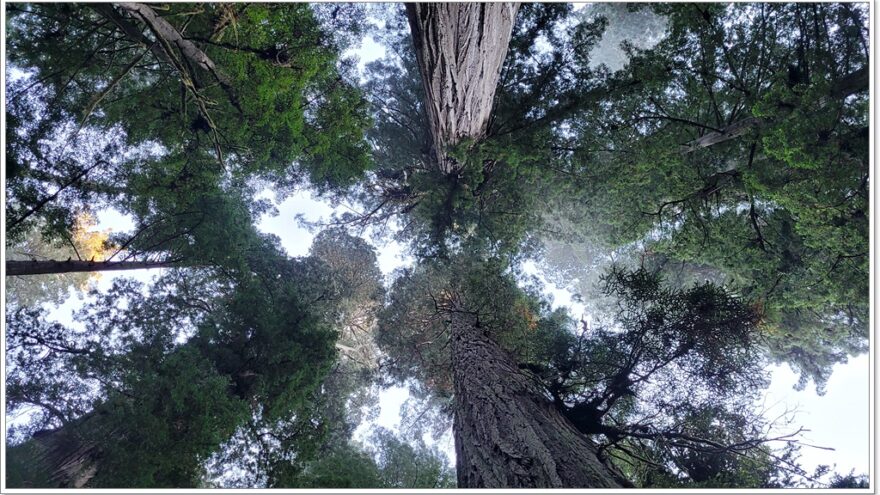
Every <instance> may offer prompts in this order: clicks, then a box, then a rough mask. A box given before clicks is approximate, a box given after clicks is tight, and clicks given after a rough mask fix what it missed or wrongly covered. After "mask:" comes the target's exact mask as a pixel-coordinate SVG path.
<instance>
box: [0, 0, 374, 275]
mask: <svg viewBox="0 0 880 495" xmlns="http://www.w3.org/2000/svg"><path fill="white" fill-rule="evenodd" d="M351 8H355V9H356V8H357V7H351ZM347 9H348V7H347V8H346V9H344V10H347ZM158 12H161V13H162V14H161V15H160V14H159V13H158ZM9 13H10V24H9V25H10V46H9V48H10V54H11V56H10V63H11V66H12V67H13V68H15V69H17V70H18V71H19V74H20V76H19V77H18V78H17V79H15V80H14V81H13V82H12V83H11V86H10V87H9V88H8V89H9V92H8V94H9V95H10V105H9V107H8V109H7V116H8V117H9V121H10V128H9V130H8V132H7V137H8V138H9V146H8V148H7V156H8V158H9V162H10V164H11V165H10V168H9V169H8V170H9V172H10V174H9V183H8V199H9V200H8V202H7V217H8V218H9V219H10V221H9V223H8V225H7V234H8V236H9V237H10V238H11V239H15V238H17V237H18V236H20V235H21V233H22V232H24V231H25V230H26V229H27V228H28V226H29V225H31V224H33V223H34V222H36V221H38V219H43V221H45V227H44V229H43V230H44V232H45V234H46V235H47V237H48V238H49V239H50V240H51V239H56V238H57V239H61V238H63V236H64V235H65V233H66V232H69V230H70V228H71V225H72V213H71V212H73V211H90V210H91V209H93V208H95V207H96V206H97V205H105V206H110V207H113V208H116V209H117V210H119V211H121V212H122V213H128V214H131V215H132V216H133V217H134V220H135V223H136V225H137V227H136V230H135V232H134V233H133V234H132V236H131V238H129V239H125V240H121V242H120V243H119V244H120V245H124V246H125V247H126V251H125V256H126V257H127V258H133V259H125V260H123V261H146V262H149V263H148V264H155V265H158V266H165V264H167V263H175V262H177V261H179V260H177V258H176V257H174V256H171V257H167V258H161V259H158V260H157V259H155V258H156V257H155V251H156V250H158V251H160V252H163V253H167V252H168V250H169V249H168V248H167V246H166V245H164V243H165V242H166V241H170V240H174V239H177V238H178V237H180V236H182V235H184V234H185V231H186V230H187V228H191V224H192V223H193V222H195V221H197V218H198V217H197V214H198V212H196V217H195V219H194V218H193V212H192V211H190V210H188V209H187V202H188V201H191V200H192V198H194V197H198V196H200V195H203V194H210V191H213V190H217V189H218V188H222V186H221V184H224V183H226V184H228V183H229V182H230V181H231V182H232V183H233V184H234V185H235V186H236V187H243V186H249V187H251V188H253V187H256V186H257V182H256V181H269V182H271V183H276V184H277V185H278V186H279V187H280V188H282V189H283V188H289V187H291V185H292V184H296V183H303V182H305V181H306V180H309V181H311V182H312V183H314V184H316V185H317V186H318V187H320V188H325V189H326V188H332V187H341V186H344V185H346V184H348V183H350V182H351V181H352V179H353V178H354V177H356V176H358V175H359V174H360V173H361V172H362V171H363V170H364V169H365V168H367V167H368V166H369V161H368V156H367V153H366V152H367V147H366V146H367V145H366V142H365V140H364V139H363V129H364V127H365V126H366V125H367V124H368V119H367V116H366V114H365V106H364V105H363V104H362V103H361V102H362V99H361V96H360V93H359V92H358V91H357V90H356V89H355V88H354V87H353V86H352V85H351V84H350V83H349V82H347V80H346V78H347V77H348V71H350V70H351V67H350V64H347V65H346V64H340V66H339V68H338V69H337V64H336V61H337V60H338V55H337V53H338V51H339V49H340V48H341V47H340V46H338V45H337V42H339V41H345V38H344V37H338V39H337V38H334V37H332V36H330V35H328V34H327V33H326V32H325V31H324V27H323V26H322V25H321V24H320V23H319V22H318V20H317V19H316V18H315V17H314V15H313V14H312V11H311V10H310V8H309V6H307V5H287V6H276V7H272V8H268V7H266V6H259V5H241V6H224V5H204V6H198V7H195V6H192V5H184V4H179V5H173V6H169V7H167V10H158V11H157V10H154V9H153V8H152V7H151V6H148V5H145V4H119V5H95V6H73V5H64V6H61V5H56V6H50V5H41V4H34V5H31V4H21V5H18V6H10V7H9ZM323 18H324V20H325V22H327V24H328V25H329V26H333V25H336V26H337V27H342V26H347V25H350V24H352V20H351V17H350V16H349V18H348V20H347V21H346V15H336V14H332V15H326V14H323ZM349 27H350V26H349ZM233 31H234V35H232V34H231V33H232V32H233ZM153 40H154V41H153ZM93 87H97V88H100V89H99V90H97V91H91V90H90V88H93ZM133 107H136V108H138V109H139V111H138V112H137V114H132V112H130V109H131V108H133ZM181 198H182V199H181ZM180 223H183V226H182V227H181V226H180V225H179V224H180ZM175 226H176V227H177V229H176V230H174V227H175ZM157 230H162V231H163V232H165V233H166V234H167V233H168V232H169V231H173V232H176V234H172V238H171V239H163V238H162V237H159V238H156V237H155V236H154V233H155V231H157ZM182 231H183V232H182ZM145 237H149V239H146V240H145ZM135 238H137V239H136V241H135V240H134V239H135ZM137 244H140V246H139V247H140V248H141V249H140V251H137V252H136V251H135V250H134V248H135V247H136V245H137ZM151 250H152V251H151ZM59 261H60V260H59ZM111 261H112V260H111ZM70 265H75V264H68V265H63V264H62V265H58V266H57V268H56V269H66V270H74V269H84V268H88V269H95V268H97V267H96V266H87V267H76V266H70ZM100 266H102V267H106V268H109V267H115V268H119V267H120V266H124V265H111V264H107V265H100ZM39 268H40V270H42V271H43V272H45V271H46V270H47V269H46V268H45V267H39Z"/></svg>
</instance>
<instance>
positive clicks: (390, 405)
mask: <svg viewBox="0 0 880 495" xmlns="http://www.w3.org/2000/svg"><path fill="white" fill-rule="evenodd" d="M584 5H587V4H577V6H576V8H577V9H579V8H581V7H583V6H584ZM350 54H354V55H357V56H358V57H359V58H360V63H359V67H360V69H361V70H363V67H364V65H365V64H366V63H368V62H370V61H373V60H376V59H379V58H381V57H382V56H383V55H384V49H383V47H382V46H381V45H380V44H378V43H376V42H375V41H374V40H373V39H372V38H370V37H367V38H366V39H365V42H364V43H362V45H361V47H360V48H359V49H357V50H352V51H350ZM268 196H271V195H270V194H269V195H266V197H268ZM276 207H277V209H278V215H277V216H268V215H264V216H263V218H261V220H260V221H259V223H258V228H259V229H260V230H262V231H264V232H270V233H273V234H275V235H277V236H279V237H280V238H281V243H282V246H283V247H284V249H285V250H286V251H287V253H288V254H289V255H291V256H304V255H306V254H307V253H308V250H309V248H310V246H311V243H312V240H313V238H314V234H313V233H311V232H309V231H308V230H307V229H305V228H303V227H301V226H299V225H298V223H297V221H296V220H295V216H296V215H297V214H302V215H303V216H304V217H305V218H306V220H309V221H317V220H320V219H324V220H327V219H329V216H330V214H331V213H332V212H333V208H332V207H331V206H330V205H329V204H328V203H326V202H324V201H320V200H317V199H316V198H314V197H313V196H312V195H311V194H310V193H309V192H308V191H299V192H297V193H295V194H293V195H292V196H290V197H288V198H287V199H285V200H284V201H282V202H281V203H280V204H276ZM98 221H99V225H98V228H100V229H105V228H111V229H112V230H113V231H116V232H119V231H126V230H130V229H131V228H132V227H133V226H132V225H131V221H130V219H128V218H126V217H124V216H123V215H120V214H119V213H117V212H114V211H112V210H104V211H102V212H100V213H99V215H98ZM367 240H368V241H370V242H371V243H372V241H371V240H370V239H367ZM378 248H379V249H378V250H377V251H378V259H379V266H380V269H381V270H382V272H383V273H384V274H385V276H386V278H387V277H388V276H389V274H390V273H391V272H392V271H393V270H394V269H395V268H397V267H399V266H401V265H402V264H404V263H411V262H412V259H411V258H410V257H408V256H406V255H404V254H403V249H402V248H403V247H402V246H401V245H399V244H397V243H394V242H390V243H388V244H387V245H384V246H379V247H378ZM524 268H525V271H526V273H530V274H535V275H538V276H539V278H543V277H541V275H540V273H538V269H537V267H536V266H535V265H534V263H528V264H526V266H525V267H524ZM158 273H159V271H158V270H138V271H128V272H124V273H120V272H111V273H109V274H105V275H104V276H103V277H102V278H101V279H100V281H99V284H100V287H102V288H103V289H105V290H106V289H107V288H109V286H110V283H111V281H112V279H113V278H114V277H117V276H134V277H135V278H138V279H139V280H142V281H149V280H151V279H152V278H153V277H154V276H156V274H158ZM544 282H545V284H546V285H545V287H546V291H545V293H546V294H547V295H550V296H552V298H553V301H554V304H553V306H554V307H559V306H566V307H569V308H570V310H571V311H572V314H573V316H575V317H579V316H580V314H579V313H581V312H583V305H580V304H579V303H577V302H574V301H573V300H572V295H571V293H570V292H568V291H567V290H564V289H561V288H558V287H554V286H552V285H551V284H547V282H546V279H545V280H544ZM82 305H83V301H82V300H81V299H79V297H77V296H72V297H71V298H69V299H68V300H67V301H66V302H65V303H64V304H63V305H62V306H59V307H58V308H57V309H56V310H54V311H53V312H52V314H51V315H50V317H53V318H54V319H57V320H60V321H64V322H65V323H67V322H71V321H72V317H71V311H73V310H75V309H78V308H79V307H81V306H82ZM772 376H773V379H772V383H771V385H770V387H769V389H768V391H767V396H766V404H774V403H776V402H778V403H779V404H778V408H780V410H781V409H784V408H785V407H788V408H797V410H798V412H797V413H796V416H795V424H797V425H803V426H804V427H805V428H807V429H809V430H811V431H810V432H808V433H806V434H805V435H804V439H805V440H807V441H808V442H813V443H815V444H817V445H821V446H826V447H832V448H834V449H835V450H834V451H833V452H832V451H825V450H818V449H810V448H807V447H804V448H803V449H802V458H801V462H802V464H803V466H804V467H805V468H806V469H807V470H808V471H812V469H813V468H814V467H815V466H816V465H818V464H837V468H836V471H837V472H841V473H847V472H849V470H850V469H855V471H856V473H867V472H868V470H869V465H868V461H869V444H868V432H869V403H868V399H869V382H868V377H869V360H868V356H867V355H865V356H860V357H858V358H855V359H851V360H850V362H849V363H846V364H840V365H837V366H836V367H835V368H834V373H833V374H832V376H831V379H830V380H829V382H828V386H827V390H828V392H827V394H826V395H825V396H821V397H820V396H818V395H816V393H815V388H814V387H812V386H808V387H807V389H806V390H804V391H796V390H794V389H793V388H792V387H793V385H794V384H795V383H796V382H797V376H796V375H795V374H794V373H793V372H792V371H791V370H790V369H789V368H788V367H787V366H780V367H774V368H773V369H772ZM407 396H408V392H407V391H406V389H405V388H402V387H393V388H390V389H388V390H385V391H383V392H381V393H380V404H379V405H380V408H381V412H380V414H379V416H378V419H377V421H376V423H375V424H376V425H379V426H383V427H386V428H389V429H391V430H393V431H397V429H398V426H399V424H400V419H401V418H400V408H401V405H402V404H403V402H404V400H406V398H407ZM371 427H372V425H369V424H362V425H361V427H360V428H358V430H357V431H356V433H355V435H356V438H358V439H363V438H365V436H366V435H367V433H368V431H369V429H370V428H371ZM439 446H440V447H441V449H442V450H444V451H445V452H446V453H447V455H449V456H450V458H452V456H454V454H453V452H454V449H453V447H452V440H451V436H450V435H448V434H447V435H446V436H445V437H444V438H442V439H440V441H439Z"/></svg>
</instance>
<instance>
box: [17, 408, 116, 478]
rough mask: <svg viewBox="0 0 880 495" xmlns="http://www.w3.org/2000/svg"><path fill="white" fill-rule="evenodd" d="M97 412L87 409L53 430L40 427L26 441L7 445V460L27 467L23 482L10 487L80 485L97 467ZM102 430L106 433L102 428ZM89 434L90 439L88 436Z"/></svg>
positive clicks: (98, 460)
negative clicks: (83, 414) (13, 460)
mask: <svg viewBox="0 0 880 495" xmlns="http://www.w3.org/2000/svg"><path fill="white" fill-rule="evenodd" d="M98 420H99V413H89V414H86V415H85V416H83V417H81V418H80V419H78V420H76V421H75V422H73V423H71V424H69V425H65V426H62V427H60V428H56V429H53V430H44V431H39V432H37V433H35V434H34V436H33V437H32V438H31V439H30V440H29V441H28V442H27V443H25V444H23V445H19V446H16V447H11V448H7V452H8V455H9V456H10V460H11V459H13V458H17V459H16V463H17V464H20V465H24V466H25V469H26V470H27V474H25V476H24V479H23V480H22V485H23V486H20V487H12V486H10V488H83V487H85V486H86V485H87V484H88V483H89V481H91V479H92V478H94V476H95V474H96V473H97V472H98V468H99V467H100V457H101V453H100V449H99V448H98V443H97V442H96V441H95V440H94V439H95V438H99V436H100V433H98V431H100V429H99V428H97V422H98ZM105 434H107V433H106V432H105ZM90 438H91V439H92V440H90Z"/></svg>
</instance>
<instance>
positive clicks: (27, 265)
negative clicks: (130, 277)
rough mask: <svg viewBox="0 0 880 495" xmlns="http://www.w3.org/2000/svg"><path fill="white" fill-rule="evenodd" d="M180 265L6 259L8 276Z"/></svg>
mask: <svg viewBox="0 0 880 495" xmlns="http://www.w3.org/2000/svg"><path fill="white" fill-rule="evenodd" d="M174 266H179V263H178V262H175V261H81V260H67V261H58V260H46V261H20V260H7V261H6V276H7V277H8V276H10V275H44V274H48V273H74V272H107V271H114V270H140V269H145V268H171V267H174Z"/></svg>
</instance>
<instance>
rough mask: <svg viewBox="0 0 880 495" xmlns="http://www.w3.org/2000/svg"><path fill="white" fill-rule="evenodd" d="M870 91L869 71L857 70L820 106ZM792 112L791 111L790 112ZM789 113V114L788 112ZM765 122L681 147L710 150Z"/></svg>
mask: <svg viewBox="0 0 880 495" xmlns="http://www.w3.org/2000/svg"><path fill="white" fill-rule="evenodd" d="M867 89H868V69H867V68H865V69H861V70H857V71H855V72H853V73H851V74H848V75H846V76H844V77H842V78H841V79H840V80H839V81H837V82H836V83H835V84H834V86H832V87H831V91H830V92H829V94H828V96H826V97H823V98H822V99H821V100H820V106H825V105H827V104H828V103H830V102H831V101H832V100H839V99H841V98H846V97H847V96H849V95H852V94H855V93H858V92H860V91H864V90H867ZM789 111H790V110H789ZM786 113H787V112H786ZM764 124H765V121H764V120H763V119H761V118H758V117H748V118H746V119H743V120H740V121H739V122H735V123H733V124H731V125H729V126H727V127H725V128H724V129H722V130H721V132H710V133H709V134H706V135H705V136H701V137H699V138H697V139H694V140H693V141H691V142H689V143H687V144H685V145H683V146H682V147H681V151H682V153H691V152H693V151H697V150H700V149H703V148H708V147H710V146H714V145H716V144H720V143H724V142H726V141H730V140H732V139H736V138H738V137H740V136H742V135H744V134H746V133H748V132H749V130H751V129H752V128H755V127H760V126H762V125H764Z"/></svg>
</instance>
